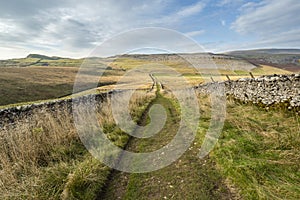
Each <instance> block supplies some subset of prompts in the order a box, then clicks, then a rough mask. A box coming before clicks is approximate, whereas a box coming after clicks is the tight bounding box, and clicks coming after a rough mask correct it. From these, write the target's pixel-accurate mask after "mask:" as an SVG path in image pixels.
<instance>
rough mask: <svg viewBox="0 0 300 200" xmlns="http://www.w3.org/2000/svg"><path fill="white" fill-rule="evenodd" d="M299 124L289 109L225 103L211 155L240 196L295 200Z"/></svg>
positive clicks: (299, 174) (299, 193)
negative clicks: (221, 124)
mask: <svg viewBox="0 0 300 200" xmlns="http://www.w3.org/2000/svg"><path fill="white" fill-rule="evenodd" d="M207 109H208V108H207V107H206V108H204V110H207ZM204 115H207V116H209V113H207V114H204ZM299 124H300V120H299V117H298V116H297V115H295V113H293V112H283V111H278V110H270V111H268V112H267V111H265V110H264V109H262V108H259V107H255V106H252V105H244V104H239V103H234V102H229V103H228V107H227V118H226V121H225V124H224V128H223V132H222V134H221V137H220V139H219V142H218V144H217V146H216V148H215V149H214V150H213V152H212V153H211V157H212V158H213V160H215V162H216V163H217V166H218V169H219V170H220V171H221V173H222V175H223V176H224V177H227V179H228V180H229V182H230V183H231V184H233V185H234V186H235V187H236V188H237V190H238V193H239V195H241V196H242V198H244V199H299V198H300V189H299V188H300V171H299V165H300V156H299V152H300V148H299V147H300V125H299Z"/></svg>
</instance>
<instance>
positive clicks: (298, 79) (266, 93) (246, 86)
mask: <svg viewBox="0 0 300 200" xmlns="http://www.w3.org/2000/svg"><path fill="white" fill-rule="evenodd" d="M196 89H197V90H198V92H200V93H206V94H210V93H215V92H216V91H218V92H220V91H222V92H223V94H226V95H227V96H228V97H233V98H234V99H237V100H240V101H242V102H251V103H254V104H260V105H263V106H265V107H267V108H269V107H271V106H274V105H282V106H284V107H286V108H288V109H294V108H295V109H297V110H299V108H300V74H292V75H276V74H274V75H268V76H261V77H258V78H242V79H238V80H228V81H224V82H212V83H206V84H201V85H199V86H197V87H196Z"/></svg>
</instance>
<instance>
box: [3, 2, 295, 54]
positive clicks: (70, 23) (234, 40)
mask: <svg viewBox="0 0 300 200" xmlns="http://www.w3.org/2000/svg"><path fill="white" fill-rule="evenodd" d="M299 10H300V1H299V0H261V1H259V0H200V1H192V0H186V1H180V0H173V1H171V0H152V1H146V0H109V1H104V0H84V1H83V0H80V1H79V0H64V1H61V0H51V1H49V0H9V1H6V0H0V59H7V58H17V57H25V56H27V55H28V54H30V53H38V54H45V55H49V56H63V57H74V58H79V57H86V56H88V55H90V52H91V51H93V49H94V48H95V47H97V46H98V45H101V44H102V43H103V42H105V41H108V40H110V39H111V38H113V37H115V36H116V35H118V34H122V33H123V32H126V31H130V30H133V29H136V28H139V29H141V28H145V27H161V28H165V29H171V30H174V31H178V32H179V33H182V34H184V35H185V36H187V37H190V38H191V39H192V40H194V41H195V42H197V43H198V44H199V45H201V46H202V47H203V48H204V49H205V51H209V52H216V53H219V52H226V51H231V50H239V49H255V48H300V23H299V22H300V14H299ZM144 34H151V33H147V32H144ZM142 36H143V35H141V37H142ZM166 38H168V36H166ZM160 39H161V40H162V41H161V42H163V40H164V39H165V38H161V37H160ZM127 40H128V42H130V43H134V42H136V40H137V38H136V36H135V37H132V38H130V37H128V38H127ZM158 42H160V41H158ZM113 48H118V46H114V47H113Z"/></svg>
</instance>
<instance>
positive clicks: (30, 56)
mask: <svg viewBox="0 0 300 200" xmlns="http://www.w3.org/2000/svg"><path fill="white" fill-rule="evenodd" d="M26 58H38V59H43V60H59V59H66V58H62V57H57V56H52V57H49V56H45V55H40V54H29V55H28V56H27V57H26Z"/></svg>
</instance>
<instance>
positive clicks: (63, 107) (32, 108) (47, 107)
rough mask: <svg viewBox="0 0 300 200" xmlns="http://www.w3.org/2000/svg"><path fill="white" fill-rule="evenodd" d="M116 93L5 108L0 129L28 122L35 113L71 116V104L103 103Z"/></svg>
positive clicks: (0, 111)
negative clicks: (61, 113)
mask: <svg viewBox="0 0 300 200" xmlns="http://www.w3.org/2000/svg"><path fill="white" fill-rule="evenodd" d="M116 92H118V91H114V92H109V93H101V94H90V95H85V96H81V97H76V98H73V99H63V100H53V101H49V102H43V103H36V104H30V105H22V106H17V107H12V108H5V109H1V110H0V129H1V128H4V127H5V126H6V125H10V126H11V125H13V124H14V123H17V122H20V121H25V122H30V119H31V117H32V115H35V114H36V113H45V112H48V113H52V115H53V116H58V115H59V114H60V112H67V113H69V114H72V107H73V104H80V105H85V104H86V105H88V104H89V102H90V101H95V102H97V103H99V102H100V103H101V102H103V101H104V100H105V99H107V97H108V96H109V95H111V94H112V93H116Z"/></svg>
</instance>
